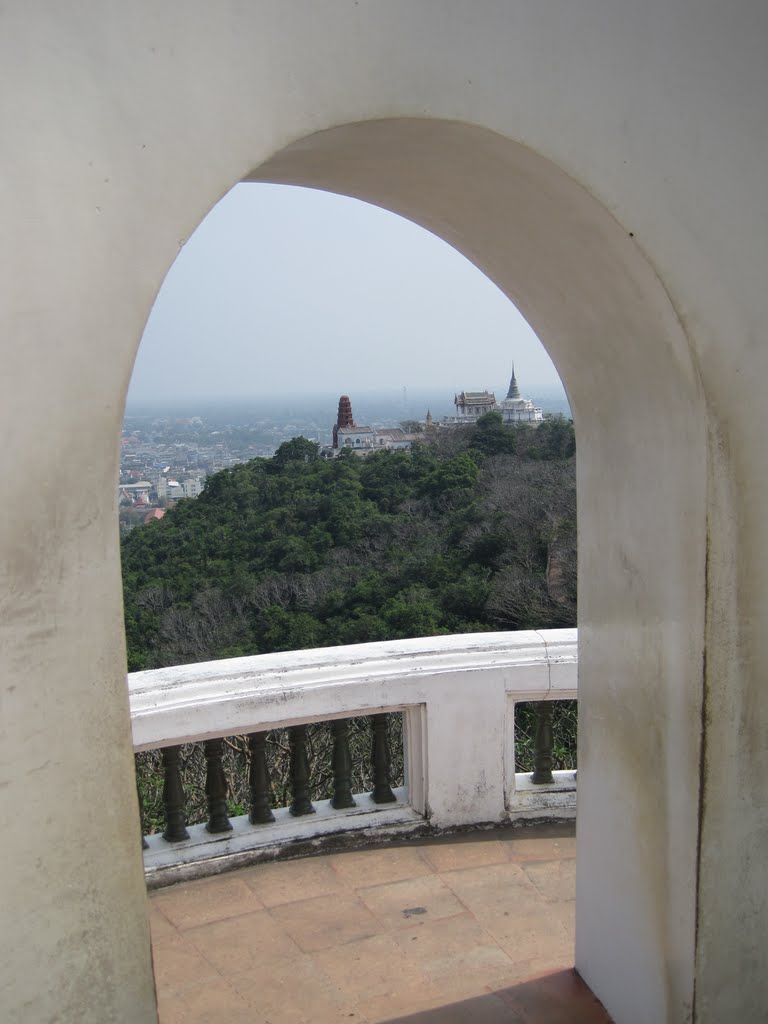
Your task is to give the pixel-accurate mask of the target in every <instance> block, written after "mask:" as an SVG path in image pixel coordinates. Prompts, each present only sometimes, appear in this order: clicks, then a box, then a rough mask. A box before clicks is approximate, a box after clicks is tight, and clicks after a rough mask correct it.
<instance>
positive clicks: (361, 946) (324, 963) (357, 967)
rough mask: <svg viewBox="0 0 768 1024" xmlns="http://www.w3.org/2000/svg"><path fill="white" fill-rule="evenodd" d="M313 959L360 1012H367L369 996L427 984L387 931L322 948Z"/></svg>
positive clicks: (391, 994) (407, 991)
mask: <svg viewBox="0 0 768 1024" xmlns="http://www.w3.org/2000/svg"><path fill="white" fill-rule="evenodd" d="M314 961H315V963H316V964H318V966H319V967H320V968H321V969H322V970H323V971H324V973H325V974H326V975H327V976H328V978H329V979H330V980H331V981H332V982H333V983H334V985H336V986H337V987H338V988H339V989H341V991H342V992H343V993H344V994H345V995H346V996H347V997H349V998H350V999H352V1000H354V1001H355V1002H356V1003H357V1004H358V1005H359V1006H360V1008H361V1009H362V1010H363V1012H367V1011H366V1005H365V1004H366V1002H367V1001H369V1000H371V999H374V998H376V999H378V998H379V997H385V996H393V997H394V996H395V995H398V996H401V995H403V994H404V993H409V992H414V991H418V990H419V988H420V986H424V985H427V984H428V983H429V979H428V978H427V977H426V975H425V974H424V972H423V971H422V970H421V969H420V968H419V967H418V966H417V965H416V964H415V963H414V961H413V960H412V959H410V958H409V957H407V956H406V955H405V954H404V953H403V952H402V950H401V949H400V947H399V946H398V945H397V943H396V942H395V941H394V939H393V937H392V934H390V933H387V934H385V935H374V936H373V937H372V938H370V939H362V940H360V941H359V942H352V943H350V944H349V945H347V946H344V947H343V948H338V947H336V948H334V949H325V950H321V951H320V952H318V953H315V954H314Z"/></svg>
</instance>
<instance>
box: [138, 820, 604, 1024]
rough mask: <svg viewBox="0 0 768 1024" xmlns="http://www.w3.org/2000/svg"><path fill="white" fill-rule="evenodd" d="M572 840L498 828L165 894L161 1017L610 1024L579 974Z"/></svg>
mask: <svg viewBox="0 0 768 1024" xmlns="http://www.w3.org/2000/svg"><path fill="white" fill-rule="evenodd" d="M574 847H575V843H574V838H573V829H572V828H570V827H568V826H537V827H535V828H526V829H498V830H494V831H490V832H480V833H477V832H476V833H471V834H469V835H466V836H461V837H455V836H454V837H446V838H441V839H435V840H424V841H411V842H407V843H402V842H401V843H391V844H389V845H387V846H386V847H376V848H371V849H367V850H363V851H354V852H351V851H350V852H345V853H335V854H328V855H324V856H318V857H313V858H308V859H303V860H293V861H283V862H280V863H275V864H263V865H257V866H254V867H250V868H241V869H240V870H239V871H235V872H233V873H231V874H226V875H220V876H218V877H214V878H208V879H203V880H201V881H197V882H189V883H185V884H182V885H176V886H173V887H171V888H168V889H163V890H160V891H159V892H155V893H153V894H152V895H151V897H150V900H151V920H152V935H153V948H154V958H155V975H156V980H157V991H158V1000H159V1005H160V1021H161V1024H203V1022H205V1024H209V1022H210V1024H218V1022H226V1024H238V1022H240V1021H243V1022H245V1021H247V1022H248V1024H325V1022H329V1024H330V1022H333V1024H337V1022H343V1021H346V1022H349V1024H374V1022H378V1021H391V1022H394V1021H403V1022H405V1021H408V1022H409V1024H454V1022H456V1024H459V1022H462V1024H463V1022H465V1021H466V1022H477V1024H501V1022H508V1024H608V1022H609V1019H608V1017H607V1016H606V1014H605V1011H604V1010H603V1009H602V1008H601V1006H600V1004H599V1003H598V1002H597V1001H596V1000H595V999H594V997H593V996H592V995H591V993H590V992H589V990H588V989H587V988H586V986H585V985H584V984H583V983H582V982H581V981H580V980H579V979H578V977H577V976H576V975H575V974H574V972H573V971H572V969H571V966H572V964H573V907H574V903H573V879H574V859H573V858H574V852H575V850H574Z"/></svg>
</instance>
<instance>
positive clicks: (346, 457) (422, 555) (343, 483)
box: [123, 413, 576, 670]
mask: <svg viewBox="0 0 768 1024" xmlns="http://www.w3.org/2000/svg"><path fill="white" fill-rule="evenodd" d="M574 450H575V446H574V437H573V426H572V424H571V423H570V422H568V421H566V420H563V419H561V418H555V419H551V420H547V421H545V422H544V423H543V424H542V425H541V426H539V427H538V428H536V429H533V428H529V427H525V426H519V427H514V428H507V427H504V426H503V425H502V423H501V417H499V416H498V415H496V414H493V413H491V414H489V415H488V416H487V417H483V419H482V420H481V421H480V422H479V423H478V425H477V426H476V427H471V428H465V429H453V430H436V431H432V432H431V433H430V434H429V435H427V436H426V437H425V442H424V443H423V444H420V445H418V446H416V447H415V448H414V450H413V451H412V452H410V453H409V452H395V451H382V452H377V453H375V454H373V455H371V456H369V457H367V458H359V457H357V456H355V455H354V454H352V453H342V454H341V455H340V456H339V458H336V459H332V460H325V459H321V458H320V457H319V455H318V449H317V446H316V445H315V444H314V443H312V442H310V441H307V440H305V439H304V438H295V439H294V440H292V441H289V442H287V443H286V444H283V445H281V447H280V448H279V449H278V451H277V453H276V454H275V456H274V457H273V458H271V459H256V460H253V461H252V462H248V463H244V464H242V465H238V466H235V467H234V468H233V469H228V470H224V471H223V472H221V473H217V474H216V475H215V476H213V477H211V478H210V479H209V481H208V483H207V485H206V487H205V490H204V492H203V493H202V494H201V495H200V497H199V498H197V499H194V500H187V501H180V502H179V503H178V504H177V505H176V506H175V507H174V508H173V509H170V510H169V511H168V512H167V514H166V515H165V517H164V518H163V519H161V520H159V521H157V522H152V523H150V524H148V525H147V526H142V527H139V528H137V529H135V530H133V531H132V532H131V533H130V534H128V535H127V536H126V537H125V538H124V540H123V580H124V590H125V619H126V632H127V637H128V659H129V668H130V669H131V670H136V669H142V668H155V667H160V666H163V665H172V664H180V663H183V662H192V661H201V660H206V659H212V658H224V657H232V656H235V655H243V654H259V653H265V652H269V651H280V650H291V649H297V648H304V647H322V646H328V645H333V644H348V643H360V642H365V641H368V640H382V639H394V638H401V637H413V636H430V635H436V634H441V633H459V632H472V631H477V630H489V629H526V628H534V627H535V628H545V627H556V626H569V625H575V622H576V501H575V467H574V462H575V460H574Z"/></svg>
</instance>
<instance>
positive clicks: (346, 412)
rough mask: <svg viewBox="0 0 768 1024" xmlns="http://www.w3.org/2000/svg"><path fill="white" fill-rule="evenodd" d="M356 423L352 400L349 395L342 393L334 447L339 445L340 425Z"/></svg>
mask: <svg viewBox="0 0 768 1024" xmlns="http://www.w3.org/2000/svg"><path fill="white" fill-rule="evenodd" d="M354 425H355V421H354V420H353V419H352V402H351V401H350V400H349V395H342V396H341V398H340V399H339V413H338V416H337V417H336V423H335V424H334V427H333V446H332V447H334V448H338V447H339V427H354Z"/></svg>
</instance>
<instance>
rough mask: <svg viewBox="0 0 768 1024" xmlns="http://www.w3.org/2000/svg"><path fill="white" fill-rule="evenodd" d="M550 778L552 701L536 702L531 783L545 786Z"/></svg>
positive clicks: (552, 780)
mask: <svg viewBox="0 0 768 1024" xmlns="http://www.w3.org/2000/svg"><path fill="white" fill-rule="evenodd" d="M554 781H555V780H554V779H553V778H552V701H550V700H540V701H537V702H536V735H535V736H534V739H533V775H532V776H531V782H535V783H536V784H537V785H546V784H547V783H550V782H554Z"/></svg>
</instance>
